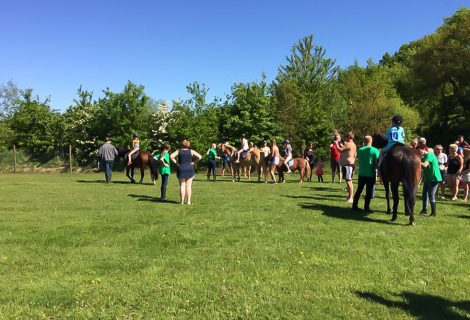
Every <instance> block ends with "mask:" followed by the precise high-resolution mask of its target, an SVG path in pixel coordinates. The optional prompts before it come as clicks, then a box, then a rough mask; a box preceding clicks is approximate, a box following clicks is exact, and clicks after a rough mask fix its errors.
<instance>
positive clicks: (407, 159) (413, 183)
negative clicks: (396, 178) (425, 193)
mask: <svg viewBox="0 0 470 320" xmlns="http://www.w3.org/2000/svg"><path fill="white" fill-rule="evenodd" d="M402 169H403V176H402V183H403V191H404V192H405V197H406V198H408V199H409V201H410V203H406V204H405V206H406V207H408V208H407V209H408V211H409V212H407V213H412V212H413V207H414V204H415V200H416V191H417V189H418V184H419V181H420V178H421V165H420V162H419V161H418V160H416V159H415V157H414V155H413V154H410V153H405V152H404V154H403V159H402ZM406 193H407V194H406Z"/></svg>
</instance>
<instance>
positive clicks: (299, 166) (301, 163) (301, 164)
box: [277, 158, 312, 183]
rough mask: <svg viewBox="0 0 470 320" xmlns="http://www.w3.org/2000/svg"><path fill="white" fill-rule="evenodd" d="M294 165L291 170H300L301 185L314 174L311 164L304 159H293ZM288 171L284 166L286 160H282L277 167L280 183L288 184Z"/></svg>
mask: <svg viewBox="0 0 470 320" xmlns="http://www.w3.org/2000/svg"><path fill="white" fill-rule="evenodd" d="M291 161H292V165H291V166H290V169H291V171H292V172H294V171H296V170H298V171H299V174H300V180H299V183H303V182H304V179H305V177H310V175H311V173H312V168H310V164H309V163H308V161H307V160H306V159H304V158H293V159H292V160H291ZM285 171H287V169H286V166H285V165H284V159H283V158H281V159H280V160H279V164H278V165H277V175H278V176H279V182H280V183H282V182H286V179H285V178H284V172H285Z"/></svg>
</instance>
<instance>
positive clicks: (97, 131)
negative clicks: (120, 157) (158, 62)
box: [0, 9, 470, 165]
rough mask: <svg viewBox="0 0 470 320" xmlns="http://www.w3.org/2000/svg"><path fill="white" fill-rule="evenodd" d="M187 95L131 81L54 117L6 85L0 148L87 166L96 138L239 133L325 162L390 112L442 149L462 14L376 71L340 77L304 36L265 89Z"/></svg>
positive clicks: (466, 16)
mask: <svg viewBox="0 0 470 320" xmlns="http://www.w3.org/2000/svg"><path fill="white" fill-rule="evenodd" d="M186 90H187V92H188V93H189V95H190V97H189V98H188V99H187V100H174V101H172V102H171V103H168V102H165V101H158V100H154V99H152V98H151V97H149V96H148V95H147V94H146V93H145V88H144V87H143V86H140V85H137V84H135V83H133V82H130V81H129V82H128V83H127V84H126V85H125V87H124V88H123V89H122V90H121V91H119V92H113V91H111V90H110V89H109V88H106V89H104V90H103V92H102V95H101V98H95V96H94V93H93V92H91V91H88V90H86V89H84V88H82V87H80V88H78V90H77V95H76V98H75V100H74V102H73V104H72V105H71V106H69V107H68V108H67V109H66V110H65V111H64V112H58V111H57V110H53V109H52V108H51V106H50V101H49V99H48V98H47V99H42V100H41V99H40V98H39V97H38V96H35V95H34V94H33V91H32V90H31V89H26V90H22V89H19V88H18V87H17V86H16V85H15V84H14V83H12V82H8V83H7V84H4V85H1V86H0V149H3V150H5V149H8V148H11V146H12V145H13V144H15V145H17V146H18V147H20V148H23V149H25V150H27V151H29V152H31V153H45V152H58V150H60V149H61V148H64V147H65V146H68V145H69V144H70V145H72V146H73V147H74V150H75V153H76V154H75V156H76V159H77V160H78V161H79V163H80V164H83V165H86V164H88V163H90V162H92V161H94V159H95V158H94V157H95V155H96V149H97V147H98V145H99V144H100V143H101V142H102V140H103V139H104V137H105V136H110V137H112V139H113V141H114V142H115V143H116V144H118V145H121V146H125V145H129V144H130V135H131V133H133V132H137V133H139V134H140V136H141V138H142V139H141V140H142V146H143V148H146V149H150V150H154V149H156V148H158V147H159V146H160V145H161V144H162V143H163V142H169V143H170V144H172V145H176V144H177V143H179V141H181V139H183V138H189V139H190V140H191V141H192V144H193V147H194V148H195V149H198V150H203V149H206V148H207V147H208V146H209V144H210V143H211V142H217V141H219V140H221V139H228V140H229V141H232V142H236V141H238V139H239V137H240V135H241V134H242V133H243V134H246V135H247V136H248V137H249V138H250V139H251V140H252V141H253V142H255V143H258V142H260V141H262V140H264V139H269V138H277V139H280V140H282V139H285V138H288V139H290V140H291V142H292V143H293V145H294V146H295V150H296V152H300V151H301V149H302V148H303V146H304V145H305V142H306V141H312V142H313V143H314V144H315V146H316V149H317V151H318V152H319V153H322V154H326V152H327V146H328V142H329V139H330V138H331V132H332V131H333V129H338V130H340V131H342V132H345V131H348V130H353V131H354V132H355V133H356V135H357V136H358V137H362V136H364V135H366V134H371V133H373V132H374V131H377V130H381V131H385V130H386V129H387V127H388V126H389V125H390V118H391V116H392V115H393V114H396V113H400V114H402V115H403V116H404V119H405V122H404V126H405V127H406V129H407V131H408V133H409V135H417V134H420V135H424V136H426V137H427V138H428V140H429V141H430V142H431V143H441V144H447V143H449V142H450V141H452V139H454V138H455V136H456V135H457V134H464V135H469V134H470V10H469V9H460V10H458V11H457V12H456V13H455V14H454V15H453V16H451V17H449V18H447V19H445V21H444V23H443V25H442V26H440V27H439V28H438V29H437V30H436V31H435V32H434V33H432V34H430V35H427V36H425V37H423V38H422V39H419V40H416V41H414V42H411V43H408V44H404V45H403V46H402V47H401V48H400V49H399V50H398V51H397V52H396V53H394V54H392V55H391V54H389V53H385V54H384V56H383V58H382V59H381V61H380V62H379V63H374V62H372V61H369V62H368V63H367V65H366V66H364V67H362V66H359V65H358V64H357V63H355V64H353V65H352V66H349V67H347V68H344V69H341V68H339V67H338V66H337V65H336V62H335V60H334V59H332V58H330V57H328V55H327V52H326V49H325V48H323V47H322V46H320V45H318V44H316V43H315V41H314V38H313V36H312V35H310V36H307V37H305V38H303V39H300V40H299V41H298V42H297V43H295V44H294V45H293V46H292V49H291V51H290V53H289V54H288V55H287V56H286V61H285V64H283V65H281V66H279V68H278V74H277V76H276V78H275V80H274V81H272V82H271V83H268V82H267V81H266V77H265V76H264V75H262V76H261V80H259V81H253V82H244V83H235V84H233V85H232V87H231V92H230V94H228V95H227V96H226V97H224V98H214V99H212V100H210V101H209V99H208V92H209V88H207V87H206V86H205V85H204V84H202V83H198V82H194V83H191V84H188V85H187V87H186Z"/></svg>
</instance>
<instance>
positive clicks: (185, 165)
mask: <svg viewBox="0 0 470 320" xmlns="http://www.w3.org/2000/svg"><path fill="white" fill-rule="evenodd" d="M189 147H190V142H189V140H188V139H184V140H183V141H182V142H181V147H180V149H178V150H177V151H175V152H173V153H172V154H171V155H170V159H171V161H172V162H173V163H174V164H175V165H177V167H178V169H177V171H176V176H177V177H178V180H179V184H180V200H181V204H184V200H185V198H186V196H187V204H188V205H190V204H192V202H191V196H192V183H193V178H194V175H195V174H196V172H195V171H194V164H195V163H196V162H198V161H199V160H201V159H202V156H201V155H200V154H199V153H197V152H196V151H194V150H191V149H190V148H189ZM176 158H178V160H176Z"/></svg>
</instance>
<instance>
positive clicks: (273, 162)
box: [271, 157, 279, 166]
mask: <svg viewBox="0 0 470 320" xmlns="http://www.w3.org/2000/svg"><path fill="white" fill-rule="evenodd" d="M271 164H274V165H276V166H277V165H278V164H279V157H274V158H273V161H271Z"/></svg>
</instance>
